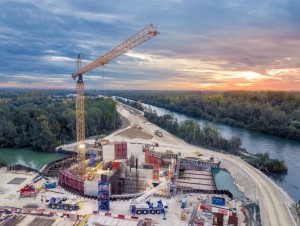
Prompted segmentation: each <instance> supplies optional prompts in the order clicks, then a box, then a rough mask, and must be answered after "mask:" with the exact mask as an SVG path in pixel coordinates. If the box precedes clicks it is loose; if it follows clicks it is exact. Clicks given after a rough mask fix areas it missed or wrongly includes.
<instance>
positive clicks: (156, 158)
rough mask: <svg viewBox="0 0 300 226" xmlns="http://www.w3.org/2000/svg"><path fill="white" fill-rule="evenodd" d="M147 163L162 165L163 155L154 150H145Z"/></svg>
mask: <svg viewBox="0 0 300 226" xmlns="http://www.w3.org/2000/svg"><path fill="white" fill-rule="evenodd" d="M145 163H148V164H152V165H158V166H159V167H162V155H161V154H160V153H158V152H154V151H145Z"/></svg>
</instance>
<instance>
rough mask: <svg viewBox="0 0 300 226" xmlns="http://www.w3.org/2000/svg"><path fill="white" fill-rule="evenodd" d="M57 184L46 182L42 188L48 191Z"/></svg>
mask: <svg viewBox="0 0 300 226" xmlns="http://www.w3.org/2000/svg"><path fill="white" fill-rule="evenodd" d="M56 186H57V184H56V182H55V181H52V182H50V181H47V182H46V183H45V184H44V188H45V189H50V188H56Z"/></svg>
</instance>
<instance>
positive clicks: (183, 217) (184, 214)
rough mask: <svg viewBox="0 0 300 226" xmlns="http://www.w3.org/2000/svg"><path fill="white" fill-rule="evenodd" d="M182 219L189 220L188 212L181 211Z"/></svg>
mask: <svg viewBox="0 0 300 226" xmlns="http://www.w3.org/2000/svg"><path fill="white" fill-rule="evenodd" d="M180 220H182V221H186V220H187V214H186V212H185V211H184V210H183V211H182V212H181V215H180Z"/></svg>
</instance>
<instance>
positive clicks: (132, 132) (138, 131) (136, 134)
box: [116, 127, 153, 140]
mask: <svg viewBox="0 0 300 226" xmlns="http://www.w3.org/2000/svg"><path fill="white" fill-rule="evenodd" d="M142 130H143V129H142V128H141V127H131V128H129V129H126V130H123V131H122V132H120V133H118V134H116V135H117V136H118V135H119V136H122V137H126V138H129V139H135V138H141V139H145V140H150V139H152V138H153V136H152V135H150V134H149V133H146V132H144V131H142Z"/></svg>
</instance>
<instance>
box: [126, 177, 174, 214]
mask: <svg viewBox="0 0 300 226" xmlns="http://www.w3.org/2000/svg"><path fill="white" fill-rule="evenodd" d="M169 185H170V181H169V180H166V181H164V182H163V183H161V184H159V185H158V186H156V187H154V188H153V189H151V190H150V191H148V192H146V193H145V194H143V195H142V196H140V197H138V198H136V199H132V200H131V203H130V211H131V212H132V213H133V214H135V213H136V214H138V215H140V214H148V213H151V214H160V213H165V212H166V211H167V210H168V204H167V203H166V202H163V201H161V200H158V201H157V202H153V203H152V202H151V201H150V197H151V196H152V195H154V194H155V193H156V192H158V191H159V190H161V189H163V188H165V187H167V186H169Z"/></svg>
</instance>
